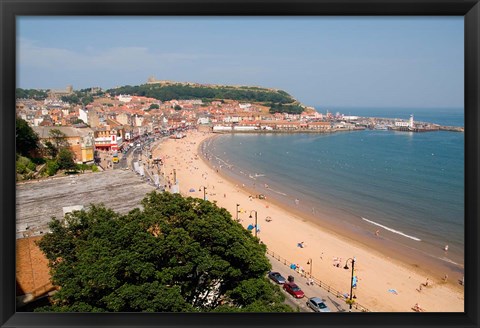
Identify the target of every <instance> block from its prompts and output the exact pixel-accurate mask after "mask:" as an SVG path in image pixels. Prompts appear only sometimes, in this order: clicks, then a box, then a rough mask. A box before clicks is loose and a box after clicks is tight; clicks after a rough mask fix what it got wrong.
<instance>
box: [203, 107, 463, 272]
mask: <svg viewBox="0 0 480 328" xmlns="http://www.w3.org/2000/svg"><path fill="white" fill-rule="evenodd" d="M331 111H332V112H334V113H335V112H336V111H339V112H341V113H344V114H345V115H359V116H367V117H391V118H403V119H408V118H409V117H410V114H414V117H415V120H416V121H423V122H431V123H437V124H441V125H451V126H464V113H463V111H460V110H458V109H456V110H425V109H422V110H420V109H394V110H392V109H384V110H382V109H375V110H371V109H361V108H357V109H352V108H349V109H340V108H338V109H333V110H331ZM464 143H465V140H464V134H463V133H459V132H447V131H437V132H424V133H411V132H395V131H379V130H364V131H352V132H337V133H333V134H227V135H221V136H220V137H217V138H215V139H213V140H212V141H211V142H210V143H209V144H208V145H205V151H206V152H208V153H209V154H210V155H211V160H213V164H214V165H217V166H222V167H224V168H225V169H227V167H230V168H229V169H228V170H229V171H230V173H232V174H234V175H236V176H237V178H242V177H243V178H244V180H245V181H247V182H246V183H249V184H250V185H251V186H253V187H254V188H256V189H257V190H258V191H259V192H263V193H266V194H269V195H272V196H273V197H276V198H277V199H278V200H279V201H281V202H284V203H286V204H291V206H293V207H295V206H301V207H303V209H304V210H306V211H310V212H311V214H312V215H315V214H317V213H320V212H322V213H323V214H324V216H325V215H327V216H329V215H330V216H331V217H334V216H335V213H337V214H338V213H342V215H340V216H338V215H337V216H336V217H337V218H338V217H341V218H342V219H341V220H343V221H345V224H349V225H351V226H352V227H355V228H356V229H358V231H359V233H362V231H363V233H365V234H366V233H370V234H371V231H375V230H379V231H380V233H381V236H382V237H383V238H386V239H388V240H392V241H395V242H396V243H399V244H401V245H404V246H405V247H408V248H409V249H413V250H419V251H421V252H423V253H424V254H426V255H428V256H431V257H432V258H436V259H441V260H443V261H447V262H449V263H450V264H454V265H458V266H460V267H461V266H463V255H464V205H465V204H464V174H465V173H464V158H465V156H464ZM230 165H231V166H230ZM267 186H268V188H266V187H267ZM296 200H298V201H296ZM335 220H338V219H335ZM337 223H338V222H337ZM445 245H449V252H448V254H445V253H444V251H443V248H444V246H445Z"/></svg>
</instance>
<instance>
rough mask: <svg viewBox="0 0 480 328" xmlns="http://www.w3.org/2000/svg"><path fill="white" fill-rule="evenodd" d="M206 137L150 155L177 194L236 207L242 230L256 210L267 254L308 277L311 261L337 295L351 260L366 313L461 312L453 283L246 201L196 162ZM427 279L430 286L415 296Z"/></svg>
mask: <svg viewBox="0 0 480 328" xmlns="http://www.w3.org/2000/svg"><path fill="white" fill-rule="evenodd" d="M211 135H212V134H208V133H201V132H196V131H193V132H188V135H187V137H186V138H184V139H177V140H176V139H168V140H166V141H165V142H164V143H162V144H161V145H160V146H159V147H157V148H156V150H155V151H154V154H153V156H154V157H161V158H163V159H164V160H165V166H164V168H163V172H165V174H166V176H167V177H169V178H170V180H171V181H173V176H174V169H175V175H176V178H177V180H178V182H179V187H180V193H181V194H183V195H186V196H192V197H198V198H203V187H206V190H205V191H206V195H207V199H208V200H210V201H213V202H216V203H217V205H218V206H220V207H224V208H226V209H227V210H228V211H230V213H232V217H233V218H234V219H235V218H236V209H237V206H236V204H240V206H239V207H238V208H239V210H241V213H239V219H240V220H241V223H242V225H243V226H244V227H247V226H248V225H249V224H254V221H255V220H254V218H252V219H250V218H249V214H250V213H251V214H252V215H253V217H254V215H255V213H254V212H251V211H252V210H256V211H257V214H258V224H259V227H260V232H259V233H258V237H259V238H260V239H261V240H262V242H263V243H265V244H266V245H267V246H268V249H269V250H271V251H273V252H275V253H276V254H279V255H280V256H282V257H283V258H285V259H287V260H288V261H290V262H293V263H297V264H298V265H300V266H301V267H302V268H303V269H304V270H305V271H307V272H309V271H310V265H309V264H307V262H308V261H309V260H311V261H312V273H313V276H314V277H316V278H317V279H319V280H321V281H322V282H324V283H326V284H328V285H330V286H332V287H333V288H335V289H337V290H339V291H341V292H345V293H348V292H349V289H350V277H351V270H344V269H343V266H344V265H345V261H346V260H347V259H349V258H351V257H353V256H355V258H356V264H355V272H356V274H357V276H358V287H357V288H356V289H355V290H354V294H355V295H356V296H357V302H358V303H359V304H361V305H362V306H364V307H366V308H368V309H369V310H370V311H382V312H391V311H395V312H412V309H411V308H412V306H413V305H414V304H415V303H418V304H419V305H420V306H421V307H422V308H424V309H425V310H426V311H428V312H463V311H464V294H463V287H461V286H458V285H456V284H455V283H454V282H448V283H444V282H443V281H442V280H441V277H429V276H427V275H426V274H424V273H422V272H417V271H414V270H412V269H410V268H409V267H408V266H406V265H403V264H402V263H399V262H396V261H394V260H392V259H390V258H387V257H385V256H382V254H381V252H380V251H378V250H371V249H367V248H366V247H365V246H364V245H362V244H359V243H356V242H355V241H353V240H351V239H347V238H345V237H343V236H340V235H337V234H334V233H332V232H330V231H325V230H323V229H321V228H320V227H319V226H318V225H314V224H312V223H310V222H308V221H307V220H306V219H305V218H302V217H300V216H297V215H294V214H292V213H290V212H288V211H285V209H282V208H280V207H278V206H276V205H274V204H271V203H269V202H268V201H266V200H260V199H255V198H253V199H251V200H250V198H249V194H248V193H247V192H246V190H244V189H243V188H242V186H238V185H235V183H232V182H230V181H228V180H226V179H225V178H223V177H221V176H220V175H219V174H218V173H217V172H216V170H214V169H213V168H210V167H209V166H208V165H207V164H206V163H205V162H204V161H202V159H200V157H199V156H197V151H198V146H199V145H200V143H201V142H202V141H203V140H205V139H206V138H208V137H210V136H211ZM190 189H193V190H194V191H193V192H190V191H189V190H190ZM199 190H200V191H199ZM267 216H270V217H271V218H272V221H271V222H266V221H265V218H266V217H267ZM302 241H303V242H304V244H305V245H306V247H304V248H300V247H298V246H297V244H298V243H299V242H302ZM335 258H337V259H341V264H340V267H336V266H334V265H333V264H334V259H335ZM349 267H350V268H351V264H350V262H349ZM427 278H429V282H430V284H429V286H428V287H422V289H421V291H418V289H419V286H420V285H421V284H422V283H425V281H426V280H427Z"/></svg>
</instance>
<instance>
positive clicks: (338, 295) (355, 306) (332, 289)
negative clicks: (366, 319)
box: [267, 249, 370, 312]
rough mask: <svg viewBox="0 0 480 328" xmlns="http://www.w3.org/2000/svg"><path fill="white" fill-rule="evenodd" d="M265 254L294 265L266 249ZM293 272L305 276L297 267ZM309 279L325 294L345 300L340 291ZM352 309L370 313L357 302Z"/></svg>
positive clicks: (316, 280)
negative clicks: (324, 291) (323, 290)
mask: <svg viewBox="0 0 480 328" xmlns="http://www.w3.org/2000/svg"><path fill="white" fill-rule="evenodd" d="M267 254H268V255H270V256H271V257H273V258H274V259H276V260H277V261H279V262H281V263H283V264H284V265H286V266H288V267H290V266H291V265H292V264H294V263H293V262H290V261H288V260H287V259H285V258H283V257H281V256H280V255H279V254H276V253H275V252H273V251H271V250H269V249H267ZM295 271H296V272H298V273H300V274H301V275H304V276H306V273H305V272H300V270H299V268H298V267H296V268H295ZM311 279H312V280H313V283H314V284H315V285H318V286H319V287H321V288H323V289H325V290H326V291H327V292H329V293H330V294H332V295H334V296H335V297H336V298H343V299H345V296H344V295H343V294H342V293H341V292H340V291H338V290H336V289H335V288H333V287H332V286H330V285H328V284H326V283H324V282H322V281H321V280H320V279H317V278H315V277H314V276H311ZM352 308H354V309H356V310H360V311H361V312H370V311H369V310H368V309H367V308H366V307H364V306H362V305H360V304H358V303H357V302H354V303H353V304H352Z"/></svg>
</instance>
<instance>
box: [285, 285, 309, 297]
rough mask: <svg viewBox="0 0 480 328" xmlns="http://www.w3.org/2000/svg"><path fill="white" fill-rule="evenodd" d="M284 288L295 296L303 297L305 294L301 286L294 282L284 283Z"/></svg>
mask: <svg viewBox="0 0 480 328" xmlns="http://www.w3.org/2000/svg"><path fill="white" fill-rule="evenodd" d="M283 289H284V290H285V291H286V292H287V293H289V294H291V295H292V296H293V297H295V298H302V297H304V296H305V294H304V293H303V291H302V290H301V289H300V287H298V286H297V285H296V284H294V283H293V282H290V283H285V284H283Z"/></svg>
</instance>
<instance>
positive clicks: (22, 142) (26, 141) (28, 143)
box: [15, 117, 39, 157]
mask: <svg viewBox="0 0 480 328" xmlns="http://www.w3.org/2000/svg"><path fill="white" fill-rule="evenodd" d="M15 133H16V138H15V141H16V152H17V153H19V154H21V155H23V156H26V157H31V155H32V153H34V152H35V151H37V150H38V149H39V146H38V142H39V138H38V135H37V134H36V133H35V131H33V129H32V128H31V127H30V126H29V125H28V123H27V121H25V120H24V119H21V118H19V117H17V120H16V126H15Z"/></svg>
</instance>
